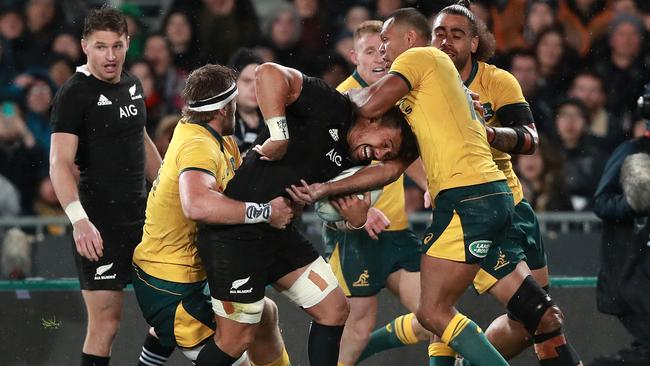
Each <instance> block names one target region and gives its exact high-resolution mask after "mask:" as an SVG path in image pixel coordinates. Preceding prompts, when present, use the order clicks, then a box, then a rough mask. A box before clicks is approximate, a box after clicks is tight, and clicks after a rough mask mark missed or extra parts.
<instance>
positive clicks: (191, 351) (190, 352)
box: [181, 338, 248, 366]
mask: <svg viewBox="0 0 650 366" xmlns="http://www.w3.org/2000/svg"><path fill="white" fill-rule="evenodd" d="M207 340H208V341H209V342H212V338H208V339H207ZM203 347H205V342H203V343H202V344H200V345H198V346H196V347H192V348H182V347H181V352H183V355H184V356H185V357H186V358H187V359H188V360H190V361H192V363H194V361H196V358H197V357H198V356H199V352H201V350H202V349H203ZM247 360H248V354H247V353H246V352H244V354H243V355H241V357H239V358H238V359H237V361H235V363H233V364H232V366H241V365H245V362H246V361H247Z"/></svg>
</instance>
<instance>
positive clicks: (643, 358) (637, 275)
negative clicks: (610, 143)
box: [591, 84, 650, 366]
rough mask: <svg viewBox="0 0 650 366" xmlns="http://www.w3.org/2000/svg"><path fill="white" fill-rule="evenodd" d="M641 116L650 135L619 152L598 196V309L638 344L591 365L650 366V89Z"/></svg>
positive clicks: (641, 102)
mask: <svg viewBox="0 0 650 366" xmlns="http://www.w3.org/2000/svg"><path fill="white" fill-rule="evenodd" d="M639 111H640V113H641V116H642V117H643V118H644V119H645V120H646V131H645V134H644V135H642V136H640V137H638V138H635V139H632V140H628V141H626V142H624V143H622V144H621V145H620V146H619V147H618V148H617V149H616V150H615V151H614V153H613V154H612V156H611V157H610V159H609V161H608V162H607V165H606V166H605V171H604V172H603V176H602V177H601V179H600V183H599V184H598V189H597V190H596V194H595V195H594V212H595V213H596V215H598V217H600V218H601V219H602V220H603V236H602V242H601V268H600V273H599V274H598V289H597V304H598V309H599V310H600V311H601V312H603V313H606V314H611V315H615V316H617V317H618V318H619V320H620V321H621V323H623V325H624V326H625V328H626V329H627V331H628V332H629V333H630V334H631V335H632V337H633V338H634V340H633V342H632V346H631V348H630V349H624V350H620V351H618V352H617V353H615V354H611V355H608V356H601V357H598V358H596V359H595V360H594V361H592V363H591V366H613V365H626V366H633V365H639V366H640V365H649V364H650V297H648V296H647V294H648V292H650V223H649V221H650V220H648V219H649V218H650V155H649V154H650V84H648V85H646V88H645V93H644V95H643V96H641V97H640V98H639Z"/></svg>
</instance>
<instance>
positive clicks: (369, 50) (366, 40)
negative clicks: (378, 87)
mask: <svg viewBox="0 0 650 366" xmlns="http://www.w3.org/2000/svg"><path fill="white" fill-rule="evenodd" d="M380 47H381V38H380V37H379V34H377V33H367V34H365V35H364V36H362V37H361V38H360V39H359V40H358V41H357V44H356V45H355V47H354V55H353V61H355V63H356V64H357V71H358V72H359V74H360V75H361V78H362V79H363V80H365V81H366V82H367V83H368V84H372V83H374V82H376V81H377V80H379V79H381V77H382V76H384V75H386V65H385V62H384V60H383V58H382V55H381V53H379V48H380Z"/></svg>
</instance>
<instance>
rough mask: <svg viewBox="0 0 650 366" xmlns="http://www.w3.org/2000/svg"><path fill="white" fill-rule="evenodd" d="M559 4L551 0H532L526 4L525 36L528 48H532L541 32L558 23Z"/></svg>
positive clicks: (525, 43)
mask: <svg viewBox="0 0 650 366" xmlns="http://www.w3.org/2000/svg"><path fill="white" fill-rule="evenodd" d="M556 10H557V5H556V3H555V2H554V1H550V0H532V1H530V2H528V5H527V6H526V14H525V20H524V28H523V37H524V45H525V47H526V48H531V47H532V46H533V45H534V44H535V41H536V40H537V37H538V36H539V34H540V33H541V32H542V31H543V30H544V29H546V28H549V27H552V26H553V25H555V24H556V21H557V19H556V16H555V12H556Z"/></svg>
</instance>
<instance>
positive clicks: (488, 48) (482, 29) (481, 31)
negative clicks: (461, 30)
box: [436, 0, 496, 62]
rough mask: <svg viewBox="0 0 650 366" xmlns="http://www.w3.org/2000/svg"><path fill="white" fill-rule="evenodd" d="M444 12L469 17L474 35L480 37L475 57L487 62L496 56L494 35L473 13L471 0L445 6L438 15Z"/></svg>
mask: <svg viewBox="0 0 650 366" xmlns="http://www.w3.org/2000/svg"><path fill="white" fill-rule="evenodd" d="M442 14H451V15H459V16H463V17H465V18H467V21H469V24H470V28H471V31H472V37H478V47H477V48H476V52H474V57H476V59H477V60H479V61H483V62H485V61H487V60H489V59H490V58H492V56H494V50H495V49H496V40H495V39H494V35H493V34H492V33H490V31H489V30H488V28H487V25H485V22H483V21H482V20H481V19H479V18H477V17H476V16H475V15H474V13H472V11H471V10H470V1H469V0H460V1H459V2H457V3H456V4H454V5H449V6H447V7H445V8H443V9H442V10H440V12H439V13H438V15H436V17H439V16H440V15H442Z"/></svg>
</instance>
